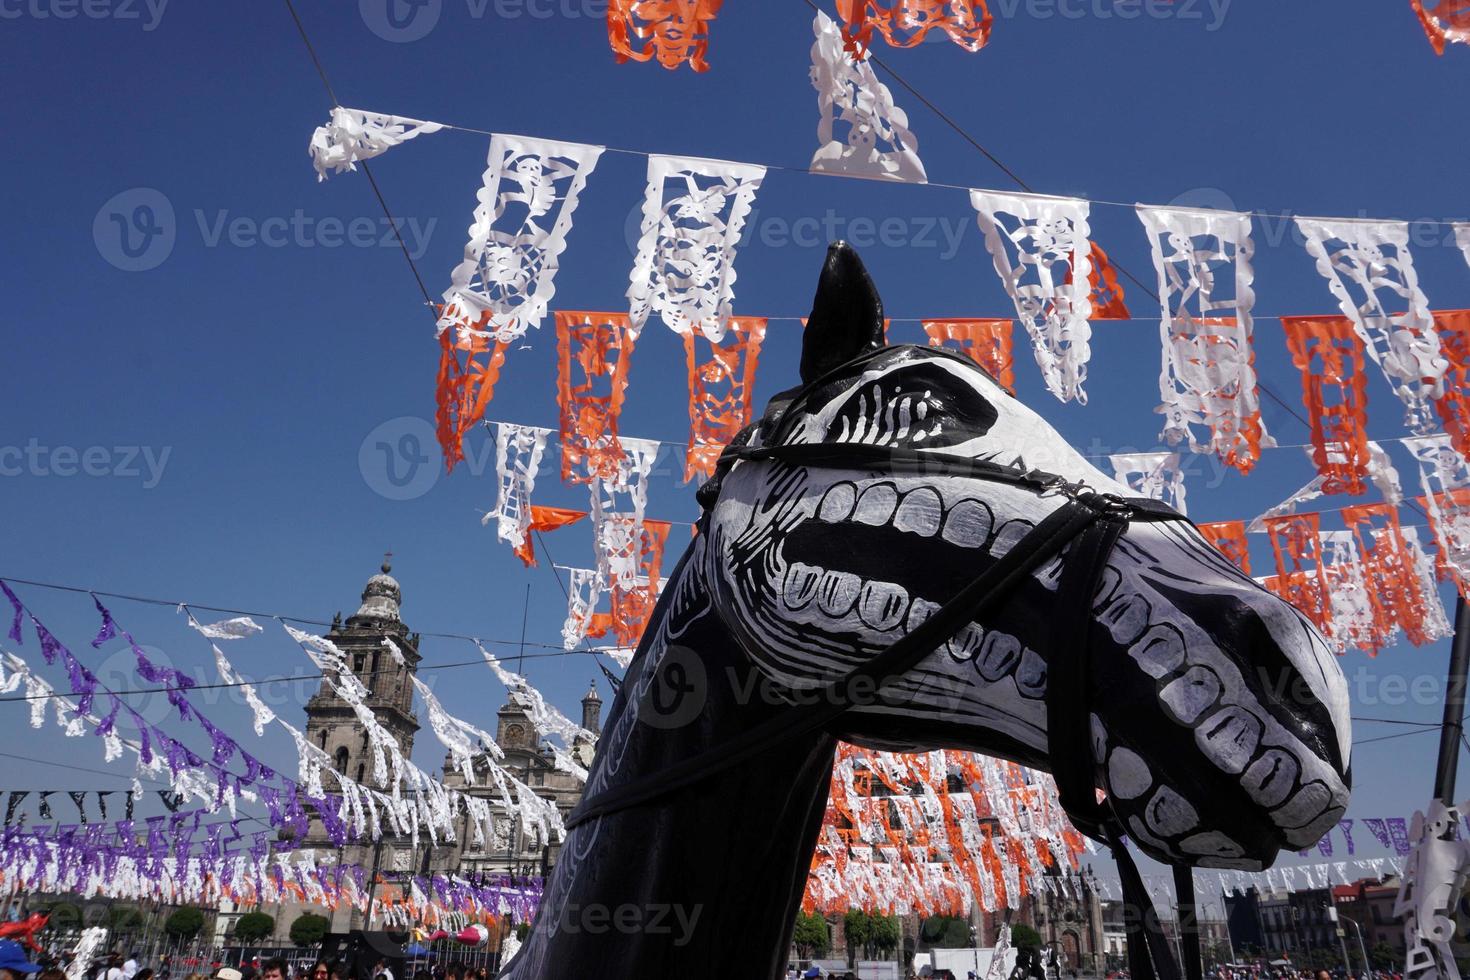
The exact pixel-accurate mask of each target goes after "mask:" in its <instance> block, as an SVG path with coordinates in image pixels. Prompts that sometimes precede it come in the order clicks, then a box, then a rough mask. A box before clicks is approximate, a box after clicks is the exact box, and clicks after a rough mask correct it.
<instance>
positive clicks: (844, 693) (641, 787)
mask: <svg viewBox="0 0 1470 980" xmlns="http://www.w3.org/2000/svg"><path fill="white" fill-rule="evenodd" d="M1100 515H1101V511H1100V510H1098V509H1095V508H1093V507H1090V506H1087V505H1085V504H1083V503H1080V502H1078V501H1076V500H1068V501H1066V502H1065V503H1064V504H1062V506H1061V507H1059V508H1057V509H1056V510H1055V511H1053V512H1052V513H1050V514H1048V515H1047V516H1046V517H1045V518H1044V519H1043V520H1042V521H1041V522H1040V523H1039V524H1037V525H1036V526H1035V527H1034V528H1032V529H1031V530H1030V531H1029V532H1027V533H1026V535H1025V536H1024V537H1023V538H1021V540H1020V541H1017V542H1016V543H1015V545H1014V546H1012V547H1011V549H1010V550H1009V551H1007V552H1006V553H1005V555H1003V556H1002V557H1001V558H1000V559H998V560H997V561H996V562H995V564H993V565H991V566H990V567H989V568H987V569H986V570H985V571H984V572H983V573H981V574H980V575H979V576H978V577H977V578H976V579H975V580H974V581H972V582H971V583H970V584H969V585H967V586H965V587H964V588H963V589H961V590H960V591H959V592H958V593H957V594H956V595H955V596H954V598H952V599H950V600H949V601H948V602H946V603H945V604H944V605H943V606H941V607H940V608H939V609H938V610H936V611H935V613H934V615H932V616H930V617H929V619H927V620H926V621H925V622H924V623H922V624H921V625H920V626H919V627H918V628H917V629H915V630H913V631H912V632H910V633H907V634H905V635H904V636H903V637H901V638H900V639H898V640H897V641H896V642H895V643H894V644H893V645H892V646H890V647H889V648H888V649H886V650H884V651H883V652H882V653H880V654H878V655H877V656H875V657H873V658H872V659H871V660H869V661H867V662H865V663H863V664H862V665H860V666H858V667H856V668H854V669H853V670H852V671H850V672H849V673H847V674H845V675H844V676H843V677H842V678H840V679H838V680H836V681H833V682H832V683H830V684H828V685H827V686H826V688H825V689H824V690H823V691H822V694H821V696H820V697H819V698H818V699H817V702H818V703H817V704H816V705H815V706H813V707H808V708H805V709H803V710H801V711H796V710H792V711H786V712H783V713H782V714H780V715H777V716H776V717H774V718H771V719H769V720H767V721H764V722H762V723H760V724H759V725H756V726H755V727H753V728H750V729H747V730H746V731H744V732H742V733H741V734H740V735H739V736H737V737H736V738H733V739H731V740H729V741H727V742H725V743H723V744H721V745H718V746H716V747H715V748H712V749H708V750H706V751H704V752H701V753H699V754H698V755H695V756H692V757H690V758H688V759H684V760H682V761H680V762H676V763H674V764H673V765H670V766H668V767H666V768H664V769H663V770H661V771H659V772H656V773H652V774H650V775H647V776H643V777H641V778H639V779H635V780H633V781H632V782H628V783H624V784H623V785H621V786H614V787H610V788H608V789H605V790H603V791H602V792H601V793H599V794H598V795H597V796H595V797H593V798H592V799H589V800H583V801H582V804H581V805H580V806H578V807H577V809H576V810H574V811H573V812H572V814H571V815H570V816H568V817H567V819H566V828H567V829H568V830H571V829H572V828H573V827H576V826H577V825H578V824H581V823H585V822H586V821H588V820H592V819H594V818H596V817H601V816H606V815H607V814H610V813H615V812H617V811H619V810H624V809H627V808H628V807H631V806H637V805H639V804H643V803H648V802H650V801H652V800H655V799H659V798H660V797H663V796H667V795H669V794H670V793H673V792H675V791H677V790H681V789H684V788H686V787H688V786H693V785H695V784H697V783H701V782H704V781H705V780H707V779H711V778H713V777H714V776H717V775H719V774H720V773H722V772H725V771H727V770H729V769H731V768H733V767H735V766H737V765H740V764H741V763H743V762H745V761H747V760H749V759H752V758H754V757H756V756H759V755H761V754H763V753H765V752H769V751H771V750H772V749H774V748H776V747H778V746H780V745H782V744H783V743H785V742H787V741H789V740H790V739H792V738H795V737H797V736H799V735H803V734H806V733H808V732H812V731H816V730H818V729H820V728H823V727H824V726H826V725H828V724H829V723H831V722H832V721H835V720H836V719H837V718H839V717H841V716H842V715H843V714H845V713H846V712H847V711H848V710H849V709H850V708H852V707H853V705H852V703H851V701H850V700H849V699H848V692H850V691H852V690H854V689H857V690H864V689H867V690H872V689H874V688H873V687H872V686H866V687H865V686H859V685H860V684H862V683H863V682H870V681H874V680H876V679H879V678H892V677H896V676H898V675H901V674H903V673H906V672H907V671H908V670H910V669H911V668H912V667H913V666H914V665H915V664H917V663H918V662H919V661H920V660H923V659H924V658H925V657H927V656H928V655H929V654H931V653H933V652H934V650H935V649H937V648H938V647H939V645H940V644H941V643H943V642H944V641H945V640H947V639H949V638H950V637H952V636H954V635H955V634H956V633H958V632H959V631H960V630H961V629H963V628H964V626H965V625H966V624H967V623H970V622H972V621H973V620H975V619H976V618H978V617H979V616H981V615H982V614H984V613H985V612H986V611H987V610H989V609H991V608H992V607H994V606H995V605H996V603H998V602H999V601H1000V600H1001V599H1003V598H1004V597H1005V596H1006V595H1007V594H1008V593H1009V592H1010V591H1011V589H1012V588H1014V587H1015V586H1016V585H1017V584H1019V583H1020V582H1021V581H1022V580H1024V579H1025V578H1026V577H1027V576H1029V575H1030V574H1031V573H1032V572H1034V571H1035V570H1036V569H1038V568H1040V567H1041V566H1042V565H1044V564H1045V563H1046V562H1048V561H1050V560H1051V559H1052V558H1054V557H1056V556H1057V555H1059V554H1060V553H1061V552H1062V549H1063V548H1065V547H1066V546H1067V543H1068V542H1069V541H1071V540H1073V539H1074V538H1076V536H1077V535H1078V534H1080V533H1081V532H1082V531H1083V530H1084V529H1086V528H1087V526H1088V525H1090V524H1092V523H1093V522H1094V521H1096V520H1097V519H1098V517H1099V516H1100ZM880 686H881V685H880Z"/></svg>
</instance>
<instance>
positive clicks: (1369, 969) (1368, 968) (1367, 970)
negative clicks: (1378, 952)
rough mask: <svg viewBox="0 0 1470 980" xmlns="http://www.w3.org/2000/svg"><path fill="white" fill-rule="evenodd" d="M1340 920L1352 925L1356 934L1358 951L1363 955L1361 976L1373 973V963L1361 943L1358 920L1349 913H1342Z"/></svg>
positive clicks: (1360, 928) (1361, 934)
mask: <svg viewBox="0 0 1470 980" xmlns="http://www.w3.org/2000/svg"><path fill="white" fill-rule="evenodd" d="M1342 921H1343V922H1346V923H1348V924H1349V925H1351V926H1352V927H1353V932H1355V933H1357V934H1358V952H1359V953H1361V954H1362V955H1363V976H1365V977H1371V976H1372V975H1373V964H1372V963H1371V962H1369V960H1368V947H1366V946H1364V945H1363V927H1362V926H1360V925H1358V920H1357V919H1354V918H1353V917H1352V916H1350V915H1344V916H1343V917H1342Z"/></svg>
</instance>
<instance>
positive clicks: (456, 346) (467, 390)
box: [404, 330, 508, 472]
mask: <svg viewBox="0 0 1470 980" xmlns="http://www.w3.org/2000/svg"><path fill="white" fill-rule="evenodd" d="M507 346H508V345H507V344H506V342H505V341H503V340H495V339H494V338H493V337H491V336H489V335H488V334H483V333H471V332H469V331H462V330H443V331H440V333H439V373H438V376H437V377H436V379H435V385H434V435H435V437H436V438H437V439H438V441H439V451H440V452H442V453H443V454H444V469H445V471H446V472H451V471H453V470H454V464H455V463H458V462H459V461H460V460H462V459H464V436H465V433H466V432H468V431H469V430H470V429H471V428H472V427H473V426H474V425H475V423H476V422H479V421H480V420H481V419H482V418H484V417H485V409H486V408H488V407H489V406H490V399H491V398H493V397H495V384H496V382H498V381H499V380H500V369H501V368H502V367H504V366H505V351H506V348H507ZM404 438H405V439H414V440H415V444H414V445H412V446H409V447H407V448H409V449H411V450H412V451H413V452H412V455H406V456H405V457H404V458H406V459H412V458H415V457H416V456H418V455H419V454H420V450H419V447H418V445H417V440H416V437H414V436H413V435H412V434H409V435H407V436H404Z"/></svg>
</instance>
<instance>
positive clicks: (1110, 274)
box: [1087, 242, 1132, 320]
mask: <svg viewBox="0 0 1470 980" xmlns="http://www.w3.org/2000/svg"><path fill="white" fill-rule="evenodd" d="M1091 244H1092V247H1091V248H1090V249H1089V253H1088V255H1089V258H1090V260H1091V262H1092V271H1091V272H1090V273H1088V276H1087V286H1088V289H1089V290H1090V294H1089V295H1090V296H1091V298H1092V319H1094V320H1127V319H1130V318H1131V316H1132V315H1131V314H1130V313H1129V312H1128V302H1127V300H1128V297H1127V294H1125V293H1124V292H1123V284H1122V283H1120V282H1119V281H1118V273H1117V271H1116V270H1115V269H1114V268H1113V262H1112V260H1111V259H1109V258H1108V253H1107V252H1104V251H1103V247H1102V246H1101V245H1099V244H1098V243H1097V242H1092V243H1091Z"/></svg>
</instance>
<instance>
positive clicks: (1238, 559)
mask: <svg viewBox="0 0 1470 980" xmlns="http://www.w3.org/2000/svg"><path fill="white" fill-rule="evenodd" d="M1197 527H1198V528H1199V533H1200V534H1202V535H1204V538H1205V540H1206V541H1208V542H1209V543H1210V544H1212V545H1214V546H1215V547H1216V548H1218V549H1219V550H1220V553H1221V554H1222V555H1224V556H1225V557H1226V558H1229V559H1230V562H1231V564H1233V565H1234V566H1235V567H1236V568H1239V569H1240V570H1241V571H1242V572H1244V573H1245V574H1247V575H1249V574H1250V573H1251V555H1250V546H1249V545H1248V544H1247V543H1246V538H1245V522H1243V521H1217V522H1214V523H1207V524H1199V525H1197Z"/></svg>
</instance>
